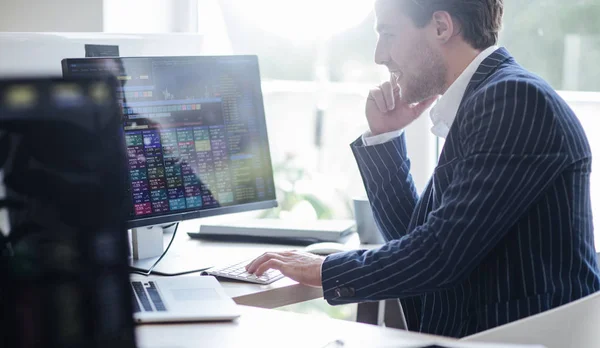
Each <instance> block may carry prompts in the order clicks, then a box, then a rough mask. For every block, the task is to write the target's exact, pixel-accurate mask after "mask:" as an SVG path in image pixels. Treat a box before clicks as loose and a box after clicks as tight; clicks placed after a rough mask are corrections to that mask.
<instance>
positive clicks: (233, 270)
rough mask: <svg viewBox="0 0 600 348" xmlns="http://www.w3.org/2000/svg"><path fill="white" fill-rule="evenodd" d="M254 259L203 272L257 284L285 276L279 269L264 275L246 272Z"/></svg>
mask: <svg viewBox="0 0 600 348" xmlns="http://www.w3.org/2000/svg"><path fill="white" fill-rule="evenodd" d="M252 260H253V259H249V260H245V261H243V262H239V263H236V264H233V265H226V266H222V267H214V268H211V269H209V270H208V271H205V272H203V274H208V275H212V276H216V277H223V278H229V279H235V280H241V281H245V282H250V283H255V284H263V285H266V284H271V283H273V282H274V281H276V280H279V279H281V278H283V277H284V275H283V274H281V272H279V271H278V270H274V269H270V270H268V271H266V272H265V273H264V274H263V275H262V276H260V277H257V276H255V275H254V274H250V273H248V272H246V265H248V264H249V263H250V262H252Z"/></svg>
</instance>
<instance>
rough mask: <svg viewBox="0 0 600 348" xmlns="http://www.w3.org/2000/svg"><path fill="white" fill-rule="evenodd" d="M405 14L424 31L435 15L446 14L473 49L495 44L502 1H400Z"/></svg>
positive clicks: (500, 21)
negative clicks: (443, 12)
mask: <svg viewBox="0 0 600 348" xmlns="http://www.w3.org/2000/svg"><path fill="white" fill-rule="evenodd" d="M400 3H401V4H402V6H403V10H404V11H405V13H406V14H407V15H408V17H410V18H411V19H412V21H413V22H414V23H415V25H416V26H417V27H419V28H423V27H424V26H426V25H427V24H428V23H429V22H431V20H432V18H433V14H434V13H435V12H437V11H445V12H448V13H449V14H450V16H452V18H453V19H454V20H455V21H457V22H458V24H459V26H460V32H461V35H462V37H463V38H464V40H465V41H466V42H467V43H469V44H470V45H471V46H473V48H475V49H486V48H488V47H490V46H493V45H495V44H497V43H498V33H499V32H500V29H501V27H502V15H503V14H504V0H400Z"/></svg>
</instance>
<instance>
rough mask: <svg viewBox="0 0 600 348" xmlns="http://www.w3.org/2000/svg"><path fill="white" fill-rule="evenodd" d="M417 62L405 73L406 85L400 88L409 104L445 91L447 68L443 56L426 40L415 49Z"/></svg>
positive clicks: (403, 97)
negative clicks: (413, 67)
mask: <svg viewBox="0 0 600 348" xmlns="http://www.w3.org/2000/svg"><path fill="white" fill-rule="evenodd" d="M414 52H415V54H414V55H413V57H414V58H413V59H414V60H415V62H417V64H416V65H415V66H416V68H415V69H414V70H412V71H407V72H406V73H405V74H404V79H405V83H404V85H405V86H404V87H405V88H402V87H401V88H400V94H401V96H402V99H403V100H404V101H405V102H406V103H408V104H415V103H420V102H422V101H424V100H426V99H428V98H431V97H433V96H435V95H439V94H442V93H443V90H444V85H445V83H446V72H447V68H446V65H445V64H444V60H443V58H442V56H441V55H440V54H439V53H438V52H436V51H435V50H433V49H432V48H431V47H430V46H429V45H428V44H427V43H426V42H423V41H421V42H420V43H419V44H418V45H417V46H416V47H415V50H414Z"/></svg>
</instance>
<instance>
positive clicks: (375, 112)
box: [366, 81, 438, 135]
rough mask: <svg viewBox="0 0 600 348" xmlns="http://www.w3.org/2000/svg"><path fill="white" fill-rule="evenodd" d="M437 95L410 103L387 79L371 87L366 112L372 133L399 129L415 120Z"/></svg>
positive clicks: (377, 133)
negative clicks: (403, 98)
mask: <svg viewBox="0 0 600 348" xmlns="http://www.w3.org/2000/svg"><path fill="white" fill-rule="evenodd" d="M437 98H438V96H434V97H431V98H429V99H426V100H424V101H422V102H420V103H418V104H414V105H410V104H407V103H406V102H404V101H403V100H402V99H401V98H400V88H399V87H398V85H397V84H395V83H394V84H392V83H390V82H389V81H388V82H385V83H384V84H383V85H381V86H379V87H377V88H374V89H372V90H371V91H370V92H369V97H368V98H367V105H366V114H367V121H368V122H369V128H370V129H371V134H372V135H379V134H383V133H387V132H392V131H396V130H400V129H403V128H405V127H406V126H408V125H409V124H411V122H412V121H414V120H416V119H417V118H418V117H419V116H420V115H421V114H422V113H423V112H424V111H425V110H426V109H427V108H428V107H430V106H431V104H433V102H435V101H436V99H437Z"/></svg>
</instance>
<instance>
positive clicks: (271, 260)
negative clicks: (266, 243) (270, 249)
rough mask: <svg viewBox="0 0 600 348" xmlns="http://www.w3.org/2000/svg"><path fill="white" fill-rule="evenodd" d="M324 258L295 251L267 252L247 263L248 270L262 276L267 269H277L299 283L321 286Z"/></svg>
mask: <svg viewBox="0 0 600 348" xmlns="http://www.w3.org/2000/svg"><path fill="white" fill-rule="evenodd" d="M324 260H325V258H324V257H322V256H317V255H313V254H308V253H302V252H295V251H289V252H283V253H265V254H263V255H262V256H260V257H259V258H257V259H256V260H254V261H252V262H251V263H250V264H249V265H247V266H246V271H247V272H248V273H251V274H256V276H258V277H260V276H262V275H263V273H265V272H266V271H267V270H269V269H276V270H279V271H280V272H281V273H282V274H283V275H285V276H286V277H289V278H291V279H293V280H295V281H297V282H298V283H301V284H305V285H309V286H314V287H320V286H321V285H322V283H321V265H322V264H323V261H324Z"/></svg>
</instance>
